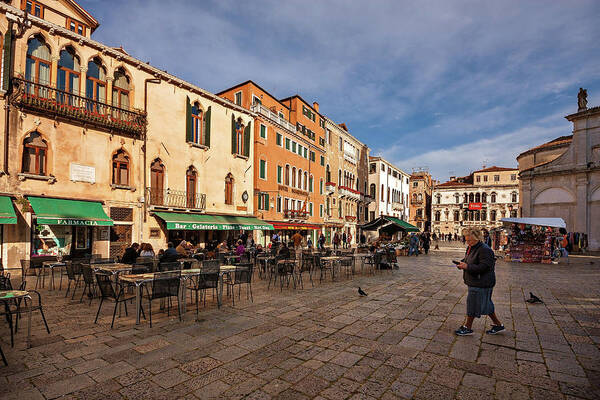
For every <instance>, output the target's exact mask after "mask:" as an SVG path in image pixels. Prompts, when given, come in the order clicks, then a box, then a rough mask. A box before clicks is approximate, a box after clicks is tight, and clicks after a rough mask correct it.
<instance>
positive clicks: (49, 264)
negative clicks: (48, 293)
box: [36, 261, 67, 290]
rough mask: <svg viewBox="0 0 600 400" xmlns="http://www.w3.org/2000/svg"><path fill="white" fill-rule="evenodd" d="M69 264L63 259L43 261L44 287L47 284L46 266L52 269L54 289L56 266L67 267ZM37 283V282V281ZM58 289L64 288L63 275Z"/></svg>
mask: <svg viewBox="0 0 600 400" xmlns="http://www.w3.org/2000/svg"><path fill="white" fill-rule="evenodd" d="M66 266H67V264H66V263H64V262H62V261H44V262H43V263H42V287H45V285H46V268H48V269H49V270H50V287H49V289H50V290H54V268H63V267H66ZM36 284H37V282H36ZM58 289H59V290H60V289H62V276H61V279H60V285H59V287H58Z"/></svg>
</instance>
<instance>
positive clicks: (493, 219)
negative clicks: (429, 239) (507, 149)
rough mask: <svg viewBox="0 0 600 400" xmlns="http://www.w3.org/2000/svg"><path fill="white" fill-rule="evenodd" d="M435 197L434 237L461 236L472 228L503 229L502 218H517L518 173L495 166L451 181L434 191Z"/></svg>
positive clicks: (513, 169) (515, 170)
mask: <svg viewBox="0 0 600 400" xmlns="http://www.w3.org/2000/svg"><path fill="white" fill-rule="evenodd" d="M432 197H433V200H432V206H431V232H432V233H436V234H438V235H439V234H448V233H451V234H455V233H456V234H458V235H460V234H461V230H462V228H463V227H465V226H473V225H474V226H479V227H481V228H487V229H491V228H493V227H496V226H500V225H501V222H500V219H501V218H504V217H516V216H517V214H518V207H519V180H518V170H517V169H516V168H502V167H496V166H493V167H489V168H484V169H481V170H479V171H475V172H473V173H471V174H470V175H467V176H464V177H458V178H456V177H450V180H449V181H448V182H444V183H441V184H439V185H436V186H435V187H434V189H433V195H432Z"/></svg>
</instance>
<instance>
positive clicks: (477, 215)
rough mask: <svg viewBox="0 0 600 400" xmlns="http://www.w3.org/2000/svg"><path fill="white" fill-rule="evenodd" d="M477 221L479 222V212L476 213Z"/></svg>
mask: <svg viewBox="0 0 600 400" xmlns="http://www.w3.org/2000/svg"><path fill="white" fill-rule="evenodd" d="M474 214H475V221H479V211H475V213H474Z"/></svg>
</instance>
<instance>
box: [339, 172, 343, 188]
mask: <svg viewBox="0 0 600 400" xmlns="http://www.w3.org/2000/svg"><path fill="white" fill-rule="evenodd" d="M339 185H341V186H344V183H343V182H342V170H341V169H338V186H339Z"/></svg>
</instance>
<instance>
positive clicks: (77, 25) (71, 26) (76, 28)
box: [67, 17, 86, 36]
mask: <svg viewBox="0 0 600 400" xmlns="http://www.w3.org/2000/svg"><path fill="white" fill-rule="evenodd" d="M85 28H86V26H85V25H83V24H82V23H81V22H79V21H75V20H74V19H71V18H69V17H67V29H68V30H70V31H72V32H75V33H77V34H78V35H82V36H83V35H85Z"/></svg>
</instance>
